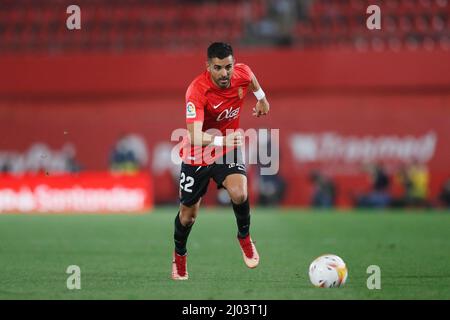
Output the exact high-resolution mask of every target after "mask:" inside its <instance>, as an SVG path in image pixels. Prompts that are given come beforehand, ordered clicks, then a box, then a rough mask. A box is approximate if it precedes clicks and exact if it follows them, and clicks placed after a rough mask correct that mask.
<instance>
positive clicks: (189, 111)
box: [186, 86, 206, 123]
mask: <svg viewBox="0 0 450 320" xmlns="http://www.w3.org/2000/svg"><path fill="white" fill-rule="evenodd" d="M205 104H206V101H205V98H204V97H202V95H200V94H199V93H198V92H197V91H196V90H195V87H193V86H190V87H189V88H188V90H187V91H186V123H193V122H195V121H201V122H203V119H204V109H205Z"/></svg>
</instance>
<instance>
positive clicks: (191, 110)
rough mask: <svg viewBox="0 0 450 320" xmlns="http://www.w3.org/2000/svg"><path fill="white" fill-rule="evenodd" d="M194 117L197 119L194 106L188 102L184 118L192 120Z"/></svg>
mask: <svg viewBox="0 0 450 320" xmlns="http://www.w3.org/2000/svg"><path fill="white" fill-rule="evenodd" d="M195 117H197V113H196V112H195V105H194V104H193V103H192V102H190V101H189V102H188V103H187V105H186V118H187V119H194V118H195Z"/></svg>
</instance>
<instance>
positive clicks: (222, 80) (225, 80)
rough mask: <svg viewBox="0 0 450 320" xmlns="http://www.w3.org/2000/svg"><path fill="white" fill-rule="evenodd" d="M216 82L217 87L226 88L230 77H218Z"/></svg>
mask: <svg viewBox="0 0 450 320" xmlns="http://www.w3.org/2000/svg"><path fill="white" fill-rule="evenodd" d="M217 84H218V85H219V87H221V88H227V87H228V85H229V84H230V78H228V77H227V78H219V80H218V81H217Z"/></svg>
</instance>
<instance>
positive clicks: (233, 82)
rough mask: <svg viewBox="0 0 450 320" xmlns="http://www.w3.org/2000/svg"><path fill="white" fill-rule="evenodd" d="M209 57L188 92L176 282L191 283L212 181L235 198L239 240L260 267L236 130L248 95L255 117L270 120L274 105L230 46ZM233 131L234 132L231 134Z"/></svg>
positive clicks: (247, 258) (216, 46) (215, 46)
mask: <svg viewBox="0 0 450 320" xmlns="http://www.w3.org/2000/svg"><path fill="white" fill-rule="evenodd" d="M207 56H208V59H207V62H206V71H205V72H203V73H202V74H200V75H199V76H198V77H196V78H195V79H194V81H192V83H191V84H190V85H189V87H188V89H187V91H186V124H187V130H188V132H189V133H188V134H187V136H186V137H185V138H184V139H183V141H182V148H181V151H180V156H181V158H182V160H183V162H182V164H181V175H180V209H179V212H178V214H177V216H176V217H175V232H174V240H175V250H174V252H173V260H172V279H174V280H187V279H188V271H187V260H186V259H187V250H186V243H187V239H188V236H189V233H190V231H191V228H192V225H193V224H194V222H195V218H196V217H197V214H198V210H199V207H200V202H201V198H202V196H203V195H204V194H205V193H206V191H207V187H208V184H209V180H210V178H212V179H213V180H214V181H215V182H216V184H217V186H218V188H225V189H226V190H227V192H228V194H229V196H230V198H231V203H232V207H233V211H234V214H235V216H236V222H237V227H238V232H237V239H238V243H239V245H240V248H241V251H242V255H243V258H244V262H245V264H246V265H247V266H248V267H249V268H255V267H256V266H257V265H258V263H259V255H258V252H257V251H256V247H255V244H254V242H253V241H252V238H251V237H250V231H249V229H250V207H249V201H248V195H247V176H246V169H245V165H244V162H243V160H242V153H241V149H240V146H242V144H243V140H244V137H243V135H242V134H241V133H240V132H239V131H235V130H237V129H239V117H240V114H241V110H242V105H243V101H244V97H245V95H246V94H247V92H248V90H251V91H252V92H253V93H254V95H255V96H256V98H257V100H258V102H257V103H256V106H255V108H253V115H254V116H256V117H259V116H262V115H266V114H267V113H268V112H269V103H268V101H267V99H266V97H265V94H264V91H263V90H262V88H261V87H260V85H259V84H258V81H257V79H256V77H255V75H254V74H253V72H252V71H251V70H250V68H249V67H248V66H247V65H245V64H243V63H235V61H234V56H233V49H232V48H231V46H230V45H229V44H226V43H222V42H215V43H212V44H211V45H210V46H209V47H208V50H207ZM211 129H215V130H216V134H211V133H209V132H211ZM230 129H233V130H231V131H232V132H231V133H230ZM207 131H208V132H207ZM211 148H213V150H212V151H211V152H210V150H211ZM230 159H231V161H230Z"/></svg>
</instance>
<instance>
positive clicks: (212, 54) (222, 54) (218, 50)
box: [207, 42, 233, 59]
mask: <svg viewBox="0 0 450 320" xmlns="http://www.w3.org/2000/svg"><path fill="white" fill-rule="evenodd" d="M207 55H208V59H212V58H219V59H224V58H226V57H228V56H232V55H233V48H231V46H230V45H229V44H228V43H224V42H214V43H212V44H211V45H210V46H209V47H208V52H207Z"/></svg>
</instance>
